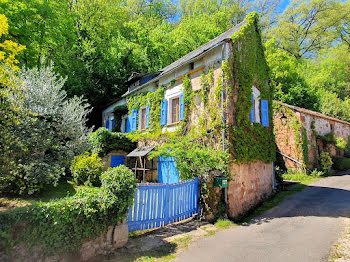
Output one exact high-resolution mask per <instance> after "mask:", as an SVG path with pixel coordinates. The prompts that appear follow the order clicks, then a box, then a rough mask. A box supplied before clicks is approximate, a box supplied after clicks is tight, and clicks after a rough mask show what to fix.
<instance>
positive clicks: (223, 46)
mask: <svg viewBox="0 0 350 262" xmlns="http://www.w3.org/2000/svg"><path fill="white" fill-rule="evenodd" d="M226 45H227V43H226V42H224V43H223V45H222V50H221V66H223V64H224V61H225V60H226ZM221 75H222V76H221V82H222V88H221V111H222V134H221V135H222V150H223V151H224V150H225V149H226V148H225V132H226V114H225V108H224V101H225V97H226V93H225V91H226V88H225V89H224V79H225V72H224V70H222V72H221ZM224 194H225V207H226V211H225V217H226V218H227V213H228V199H227V188H226V187H225V188H224Z"/></svg>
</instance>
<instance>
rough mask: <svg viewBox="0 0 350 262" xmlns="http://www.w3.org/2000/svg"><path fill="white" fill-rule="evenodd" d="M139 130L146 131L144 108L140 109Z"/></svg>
mask: <svg viewBox="0 0 350 262" xmlns="http://www.w3.org/2000/svg"><path fill="white" fill-rule="evenodd" d="M140 127H141V130H144V129H146V108H142V109H141V125H140Z"/></svg>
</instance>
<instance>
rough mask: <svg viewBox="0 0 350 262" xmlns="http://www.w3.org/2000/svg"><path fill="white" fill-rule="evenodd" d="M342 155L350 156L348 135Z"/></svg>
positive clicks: (349, 137)
mask: <svg viewBox="0 0 350 262" xmlns="http://www.w3.org/2000/svg"><path fill="white" fill-rule="evenodd" d="M344 156H345V157H349V158H350V136H348V142H347V144H346V148H345V149H344Z"/></svg>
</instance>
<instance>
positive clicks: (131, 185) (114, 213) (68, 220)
mask: <svg viewBox="0 0 350 262" xmlns="http://www.w3.org/2000/svg"><path fill="white" fill-rule="evenodd" d="M101 182H102V186H101V188H93V187H90V188H88V187H87V188H84V189H81V190H78V192H77V193H76V195H74V196H72V197H66V198H63V199H60V200H58V201H52V202H49V203H39V204H34V205H32V206H28V207H23V208H16V209H14V210H10V211H6V212H1V213H0V250H4V249H5V250H6V249H7V250H8V251H9V250H11V247H12V246H13V245H15V244H17V243H18V242H22V243H26V244H27V247H28V248H30V247H33V246H37V247H40V248H41V249H42V251H43V253H44V254H48V255H51V254H57V253H64V252H70V251H74V250H77V249H78V248H79V247H80V246H81V245H82V244H83V243H84V242H85V241H86V240H89V239H94V238H96V237H98V236H99V235H100V234H101V233H102V232H105V231H106V230H107V228H108V227H109V226H112V225H115V224H116V223H117V222H119V221H121V220H123V219H125V217H126V215H127V211H128V207H129V206H131V205H132V201H133V197H134V191H135V189H136V179H135V176H134V174H133V172H132V171H131V170H130V169H128V168H127V167H125V166H118V167H115V168H111V169H109V170H107V171H106V172H104V173H103V174H102V176H101Z"/></svg>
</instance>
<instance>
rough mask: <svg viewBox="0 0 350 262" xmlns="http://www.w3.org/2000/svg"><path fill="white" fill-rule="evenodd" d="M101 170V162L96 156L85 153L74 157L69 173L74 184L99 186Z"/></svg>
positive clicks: (102, 166)
mask: <svg viewBox="0 0 350 262" xmlns="http://www.w3.org/2000/svg"><path fill="white" fill-rule="evenodd" d="M103 168H104V165H103V163H102V160H101V158H99V157H98V155H97V154H90V153H89V152H85V153H84V154H82V155H80V156H75V157H74V159H73V161H72V165H71V166H70V171H71V174H72V176H73V179H74V182H75V183H76V184H78V185H92V186H100V185H101V181H100V177H101V174H102V172H103Z"/></svg>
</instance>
